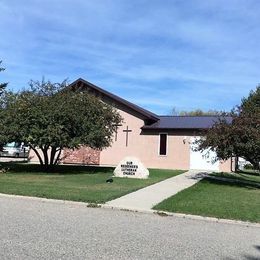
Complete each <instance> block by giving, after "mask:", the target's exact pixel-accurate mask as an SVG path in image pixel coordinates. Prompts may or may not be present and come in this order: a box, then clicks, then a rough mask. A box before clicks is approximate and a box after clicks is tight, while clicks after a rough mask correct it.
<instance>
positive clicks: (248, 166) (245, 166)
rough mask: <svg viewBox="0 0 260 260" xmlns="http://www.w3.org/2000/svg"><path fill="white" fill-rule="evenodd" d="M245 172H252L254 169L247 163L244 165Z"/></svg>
mask: <svg viewBox="0 0 260 260" xmlns="http://www.w3.org/2000/svg"><path fill="white" fill-rule="evenodd" d="M244 169H245V170H254V167H253V165H252V164H251V163H247V164H245V165H244Z"/></svg>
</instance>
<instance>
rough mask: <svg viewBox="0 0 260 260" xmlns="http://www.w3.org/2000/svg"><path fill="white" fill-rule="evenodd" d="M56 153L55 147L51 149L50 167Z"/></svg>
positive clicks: (53, 162)
mask: <svg viewBox="0 0 260 260" xmlns="http://www.w3.org/2000/svg"><path fill="white" fill-rule="evenodd" d="M56 152H57V147H51V155H50V156H51V157H50V165H54V164H55V161H54V159H55V155H56Z"/></svg>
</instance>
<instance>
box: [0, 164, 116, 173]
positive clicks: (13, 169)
mask: <svg viewBox="0 0 260 260" xmlns="http://www.w3.org/2000/svg"><path fill="white" fill-rule="evenodd" d="M0 165H1V166H2V167H4V168H6V169H8V172H9V173H23V174H25V173H28V174H30V173H39V174H53V173H54V174H96V173H113V170H114V168H112V167H99V166H87V165H86V166H81V165H55V166H53V167H52V168H51V169H48V170H44V168H43V167H41V166H40V165H39V164H27V163H21V162H11V163H8V162H1V163H0Z"/></svg>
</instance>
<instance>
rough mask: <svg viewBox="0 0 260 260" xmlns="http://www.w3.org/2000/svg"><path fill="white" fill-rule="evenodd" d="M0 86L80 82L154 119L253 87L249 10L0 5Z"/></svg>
mask: <svg viewBox="0 0 260 260" xmlns="http://www.w3.org/2000/svg"><path fill="white" fill-rule="evenodd" d="M0 11H1V16H0V36H1V37H0V59H1V60H3V65H4V67H6V71H5V72H2V73H0V82H3V81H8V82H9V88H12V89H14V90H19V89H22V88H23V87H26V86H27V83H28V81H29V80H30V79H34V80H37V79H39V80H40V79H41V78H42V76H45V78H46V79H50V80H51V81H54V82H58V81H62V80H63V79H65V78H69V80H70V81H71V82H72V81H74V80H75V79H77V78H79V77H82V78H84V79H86V80H88V81H90V82H92V83H94V84H97V85H98V86H100V87H103V88H105V89H106V90H108V91H111V92H113V93H114V94H117V95H119V96H121V97H123V98H125V99H127V100H129V101H131V102H134V103H136V104H138V105H140V106H143V107H145V108H147V109H149V110H151V111H153V112H155V113H158V114H169V113H171V109H172V108H173V107H175V108H176V109H177V110H191V109H196V108H201V109H203V110H208V109H217V110H230V109H231V108H232V107H233V106H234V105H236V104H238V103H239V102H240V100H241V98H242V97H243V96H246V95H248V93H249V91H250V90H251V89H254V88H255V87H256V85H258V84H259V83H260V51H259V48H260V22H259V17H260V1H259V0H228V1H227V0H225V1H224V0H214V1H213V0H207V1H205V0H190V1H183V0H163V1H162V0H96V1H91V0H73V1H72V0H44V1H42V0H26V1H25V0H0Z"/></svg>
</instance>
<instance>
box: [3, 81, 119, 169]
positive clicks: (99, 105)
mask: <svg viewBox="0 0 260 260" xmlns="http://www.w3.org/2000/svg"><path fill="white" fill-rule="evenodd" d="M5 103H6V104H5V106H4V109H3V117H2V120H3V125H4V127H3V128H2V129H0V136H1V135H5V136H6V137H7V139H8V142H9V141H17V142H25V144H27V145H29V147H30V148H31V149H32V150H33V151H34V152H35V154H36V155H37V157H38V159H39V161H40V164H41V165H42V166H44V167H45V169H49V168H50V167H51V166H52V165H55V164H57V163H58V162H59V160H60V156H61V152H62V150H63V149H64V148H69V149H75V148H78V147H79V146H81V145H85V146H89V147H92V148H96V149H102V148H105V147H107V146H109V145H110V143H111V141H112V135H113V133H114V132H115V131H116V125H117V124H119V123H120V122H121V120H122V119H121V117H120V115H119V114H118V113H117V112H116V110H115V109H114V108H113V107H111V106H110V105H107V104H105V103H103V102H102V101H101V100H100V99H98V98H96V97H94V96H93V95H91V94H88V93H87V92H82V91H79V90H72V89H71V88H70V87H68V86H67V82H66V81H64V82H62V83H61V84H58V83H51V82H50V81H47V82H46V81H45V80H44V79H43V80H42V81H41V82H39V81H31V82H30V89H29V90H25V91H22V92H20V93H18V94H12V95H9V97H8V98H7V99H6V102H5Z"/></svg>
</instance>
